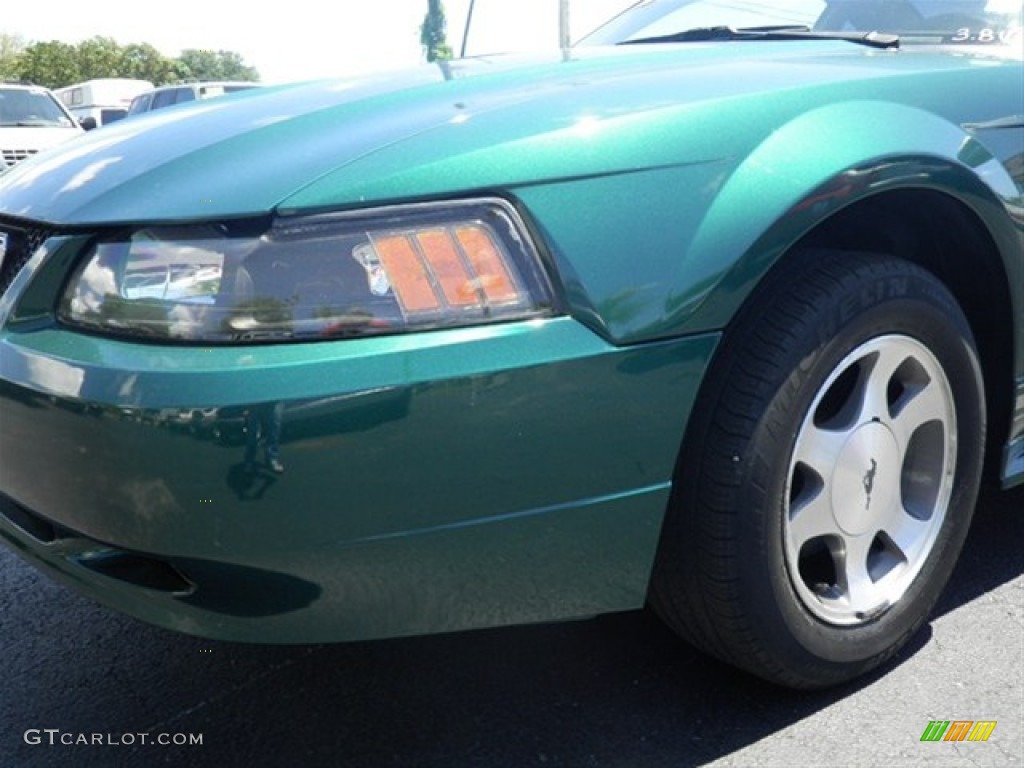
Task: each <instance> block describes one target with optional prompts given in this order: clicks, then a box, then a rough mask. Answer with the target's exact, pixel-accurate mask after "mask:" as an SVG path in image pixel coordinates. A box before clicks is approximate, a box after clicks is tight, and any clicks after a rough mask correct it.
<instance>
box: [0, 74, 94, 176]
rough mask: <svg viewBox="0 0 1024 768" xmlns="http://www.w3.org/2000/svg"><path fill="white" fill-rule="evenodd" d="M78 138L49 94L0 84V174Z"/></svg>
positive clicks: (35, 88) (69, 119) (68, 116)
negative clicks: (46, 150)
mask: <svg viewBox="0 0 1024 768" xmlns="http://www.w3.org/2000/svg"><path fill="white" fill-rule="evenodd" d="M81 135H82V128H81V126H79V125H78V123H77V122H76V121H75V119H74V118H73V117H72V116H71V114H70V113H69V112H68V111H67V110H66V109H64V106H63V105H62V104H61V103H60V102H59V101H58V100H57V99H56V97H55V96H54V95H53V94H52V93H50V91H48V90H46V89H45V88H40V87H38V86H35V85H21V84H14V83H4V82H0V173H3V172H4V171H6V170H7V169H8V168H10V167H11V166H12V165H14V164H15V163H19V162H21V161H22V160H24V159H25V158H27V157H30V156H31V155H34V154H35V153H36V152H40V151H42V150H44V149H49V148H50V147H52V146H54V145H56V144H61V143H63V142H65V141H67V140H68V139H73V138H75V137H76V136H81Z"/></svg>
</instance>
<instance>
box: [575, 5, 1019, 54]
mask: <svg viewBox="0 0 1024 768" xmlns="http://www.w3.org/2000/svg"><path fill="white" fill-rule="evenodd" d="M1022 9H1024V0H774V2H772V1H770V0H645V2H640V3H637V4H636V5H634V6H632V7H631V8H629V9H628V10H626V11H625V12H624V13H622V14H620V15H619V16H617V17H615V18H614V19H612V20H611V21H610V22H608V23H607V24H605V25H604V26H603V27H601V28H599V29H598V30H597V31H596V32H594V33H592V34H591V35H589V36H588V37H586V38H584V39H583V40H582V41H581V44H582V45H614V44H617V43H623V42H629V41H637V40H646V39H648V38H659V37H667V36H672V35H678V34H679V33H681V32H685V31H687V30H692V29H701V28H708V27H732V28H735V29H744V28H751V27H771V26H796V27H806V28H807V29H808V30H813V31H814V32H816V33H817V32H820V33H842V34H848V33H854V32H865V33H866V32H883V33H892V34H897V35H899V36H900V40H901V42H903V43H911V44H912V43H921V44H930V45H1000V46H1003V45H1006V46H1009V45H1013V46H1016V47H1020V46H1021V45H1022V44H1024V39H1022V36H1021V25H1022Z"/></svg>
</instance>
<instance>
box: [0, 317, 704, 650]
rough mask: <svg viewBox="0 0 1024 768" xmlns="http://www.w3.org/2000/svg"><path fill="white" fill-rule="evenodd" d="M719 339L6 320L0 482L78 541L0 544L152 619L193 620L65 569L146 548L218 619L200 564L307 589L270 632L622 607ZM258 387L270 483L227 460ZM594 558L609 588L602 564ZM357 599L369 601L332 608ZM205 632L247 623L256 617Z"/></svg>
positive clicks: (238, 630)
mask: <svg viewBox="0 0 1024 768" xmlns="http://www.w3.org/2000/svg"><path fill="white" fill-rule="evenodd" d="M715 340H716V337H715V336H713V335H708V336H703V337H695V338H692V339H688V340H685V341H676V342H664V343H659V344H651V345H642V346H639V347H634V348H625V349H617V348H615V347H612V346H610V345H608V344H607V343H606V342H604V341H601V340H600V339H598V338H597V337H596V336H594V335H593V334H592V333H591V332H589V331H587V330H586V329H584V328H582V327H581V326H580V325H579V324H577V323H576V322H575V321H573V320H570V319H559V320H553V321H538V322H529V323H513V324H507V325H500V326H494V327H488V328H482V329H469V330H463V331H451V332H438V333H432V334H424V335H422V336H395V337H389V338H380V339H366V340H352V341H347V342H344V343H341V344H338V343H330V342H329V343H315V344H301V345H282V346H266V347H252V348H245V349H239V348H218V349H211V350H206V351H203V350H196V349H190V348H181V347H177V348H176V347H153V346H147V345H137V344H129V343H125V342H111V341H109V340H103V339H98V338H93V337H87V336H82V335H79V334H74V333H70V332H68V331H65V330H60V329H49V330H31V331H28V332H22V333H19V332H17V331H14V330H8V331H7V332H5V333H4V335H3V336H2V337H0V355H2V358H0V363H2V366H3V370H4V382H3V383H2V384H0V422H2V423H3V424H4V440H5V447H4V461H3V462H2V463H0V487H2V488H3V489H4V493H5V495H6V496H8V497H9V498H11V499H12V500H14V501H15V502H17V503H18V504H19V505H20V506H22V507H23V508H25V509H28V510H36V511H39V512H40V513H42V514H43V515H44V516H45V517H47V518H49V519H53V520H56V521H59V524H60V525H61V526H63V527H66V528H68V529H70V530H71V531H74V532H75V534H77V535H80V536H82V537H85V538H87V539H88V540H89V542H87V543H85V544H84V546H83V543H82V542H80V541H77V539H74V538H73V539H72V540H70V541H69V543H67V542H63V541H62V542H58V543H57V544H56V545H49V546H43V545H40V544H39V543H38V542H36V543H33V542H32V541H31V540H30V538H28V537H26V536H25V535H24V534H19V532H18V531H17V530H16V529H15V528H13V527H12V526H10V525H8V526H6V529H5V535H6V536H7V537H8V538H9V539H17V540H18V541H20V542H21V545H20V546H21V548H23V549H25V548H27V549H28V550H29V551H31V552H33V553H36V554H38V556H40V557H42V558H43V559H44V560H47V561H48V562H49V563H50V564H51V565H53V567H56V568H57V569H58V570H61V571H63V572H65V573H66V574H72V578H74V579H75V580H76V581H77V582H78V585H79V586H80V587H82V586H84V587H86V588H87V589H88V590H89V591H90V592H93V591H96V590H100V591H101V592H102V593H103V594H102V595H100V598H101V599H104V600H107V601H113V602H114V603H115V604H116V605H117V607H119V608H121V609H122V610H126V611H128V612H133V613H137V614H139V615H141V616H143V617H144V618H147V619H149V620H152V621H156V622H157V623H162V624H168V625H174V622H175V621H179V622H180V621H186V620H187V617H188V616H189V615H190V613H191V612H190V611H189V610H188V608H187V606H186V605H184V604H183V603H182V598H181V597H180V596H179V597H175V596H172V595H163V596H160V595H151V596H150V597H151V599H149V600H138V599H135V598H129V597H128V595H127V592H130V590H128V591H126V590H124V589H123V588H121V587H117V586H116V585H115V586H112V587H110V589H109V590H108V589H107V587H105V586H101V585H105V584H108V583H109V582H110V581H111V579H109V578H107V577H97V576H96V575H95V574H92V573H83V572H82V569H81V567H80V566H78V565H76V559H77V558H79V557H80V556H81V553H82V552H83V551H84V552H87V553H88V552H93V551H96V550H103V549H105V547H103V546H99V545H97V544H96V543H95V542H103V543H105V544H106V543H113V544H114V546H115V547H116V548H117V550H118V551H121V550H124V551H128V552H131V553H146V554H148V555H154V556H157V557H159V558H161V559H162V560H165V561H167V562H170V563H174V564H176V565H179V567H180V570H181V571H182V572H183V573H184V574H185V575H186V576H187V577H188V578H190V579H193V580H194V581H196V583H197V585H198V586H197V589H196V592H195V595H194V596H192V597H191V598H189V599H190V600H192V601H193V602H195V601H197V600H199V601H201V604H202V605H204V606H205V607H206V608H207V609H210V610H213V609H214V607H215V606H216V607H217V610H220V609H221V608H223V610H224V611H225V612H227V613H228V614H229V615H232V611H236V610H239V609H237V608H230V606H220V605H219V603H218V602H217V601H218V600H219V599H220V598H218V597H217V595H218V594H219V592H218V590H224V589H227V588H228V587H226V586H225V578H227V580H228V581H230V576H229V575H226V574H224V573H221V572H220V571H219V570H218V564H225V567H226V566H227V565H231V566H240V567H245V568H256V569H260V570H269V571H272V572H274V573H277V574H280V575H282V576H283V577H287V585H286V586H285V587H283V588H282V589H283V590H284V591H285V592H286V593H288V594H291V593H292V592H293V591H294V590H298V592H299V593H300V594H305V593H306V591H308V590H309V589H312V590H314V591H316V592H318V594H322V595H323V596H324V597H323V600H322V601H321V599H320V598H317V599H313V600H311V602H310V605H309V606H308V610H307V609H306V608H304V609H303V610H298V611H291V610H289V611H287V612H285V613H286V615H283V616H282V617H281V618H280V620H277V619H275V620H273V621H271V622H270V623H269V625H268V626H266V627H262V626H261V627H260V629H259V633H258V636H259V637H260V638H261V639H265V640H277V641H283V642H288V641H298V640H300V639H303V638H305V639H306V640H309V639H313V638H315V639H329V638H333V639H344V638H352V637H365V636H370V635H381V634H389V635H390V634H406V633H411V632H419V631H440V630H445V629H454V628H459V627H470V626H479V625H481V624H482V623H486V622H485V621H484V620H483V619H481V618H480V616H481V615H485V614H486V612H488V611H493V610H497V609H495V607H494V606H496V605H500V606H502V608H501V609H500V610H502V611H507V612H508V616H510V617H512V618H513V619H514V620H517V621H520V620H522V621H534V620H541V619H543V618H545V614H544V611H548V610H551V611H554V612H556V613H559V614H563V613H566V614H571V615H583V614H589V613H594V612H596V611H608V610H620V609H625V608H630V607H637V606H639V605H641V604H642V602H643V599H644V594H645V591H646V579H647V576H648V570H649V567H650V553H651V552H652V551H653V548H654V546H655V544H656V541H657V535H658V531H659V528H660V519H661V514H662V512H663V509H664V505H665V502H666V500H667V493H668V488H669V482H670V480H671V477H672V471H673V465H674V457H675V453H676V450H677V448H678V445H679V442H680V441H681V439H682V432H681V428H682V425H684V424H685V422H686V418H687V415H688V411H689V408H690V404H691V402H692V399H693V397H694V395H695V392H696V388H697V385H698V383H699V380H700V374H701V372H702V371H703V369H704V367H705V365H706V363H707V360H708V359H709V358H710V355H711V353H712V351H713V349H714V345H715ZM268 393H273V394H274V396H275V397H277V398H280V400H281V401H283V403H284V405H283V413H284V416H283V422H284V425H283V435H282V440H281V460H282V461H283V462H284V464H285V466H286V472H285V473H284V474H283V475H274V474H273V473H270V472H269V471H265V470H264V471H260V472H257V473H255V474H249V473H247V472H246V470H245V468H244V454H245V452H246V445H245V437H244V435H242V429H241V421H242V418H243V416H242V414H243V412H244V411H246V410H250V411H251V410H254V409H258V408H260V407H261V406H263V405H264V403H263V398H265V397H266V396H267V394H268ZM596 413H600V414H602V418H601V419H595V418H594V415H595V414H596ZM666 422H670V423H672V424H674V425H676V426H675V428H673V429H665V427H666ZM442 445H443V446H444V447H445V449H444V450H443V451H439V450H438V449H437V447H438V446H442ZM14 446H18V448H17V449H15V448H14ZM40 471H43V472H45V473H46V474H47V476H48V477H50V478H51V479H50V480H49V481H48V482H46V483H40V482H38V480H37V478H38V477H39V472H40ZM0 517H2V515H0ZM573 521H575V522H573ZM76 542H77V543H76ZM485 554H486V557H484V556H485ZM192 561H200V564H201V567H197V566H196V565H195V564H194V563H193V562H192ZM471 563H476V564H475V565H473V566H472V568H471V569H469V570H466V569H465V568H466V567H468V565H469V564H471ZM601 563H604V564H603V565H602V564H601ZM440 564H444V567H443V568H442V567H441V565H440ZM609 564H614V567H615V573H616V574H617V576H616V578H615V579H610V580H609V579H606V578H604V577H600V576H598V575H597V573H600V572H601V571H602V570H603V569H604V567H605V565H609ZM429 568H440V570H439V571H438V572H437V573H435V574H434V577H432V578H427V577H428V575H429V574H428V572H427V571H425V570H424V569H429ZM545 573H546V574H547V575H544V574H545ZM197 574H199V575H198V576H197ZM204 574H205V575H204ZM406 575H408V576H409V578H408V579H406V578H405V577H406ZM392 577H393V578H392ZM203 578H205V579H208V580H209V581H208V582H206V583H204V581H203ZM459 579H463V580H465V583H464V584H463V585H462V586H461V587H459V588H458V589H455V588H454V587H453V583H455V582H457V581H458V580H459ZM524 586H529V589H524ZM353 589H364V590H367V591H368V593H367V594H357V595H356V596H355V597H354V598H352V600H353V602H351V603H348V604H346V603H345V598H346V597H349V596H350V591H351V590H353ZM210 595H212V597H210ZM457 596H461V597H459V600H460V602H459V610H455V609H454V608H453V607H452V606H451V605H447V602H446V601H449V600H454V599H456V597H457ZM122 600H125V602H124V603H122ZM207 600H209V601H212V602H202V601H207ZM154 601H155V602H154ZM339 601H340V602H339ZM185 602H186V603H187V602H188V601H185ZM162 603H167V605H166V606H164V608H158V607H157V606H159V605H161V604H162ZM171 604H175V605H176V607H172V605H171ZM399 605H413V606H416V608H415V610H412V611H411V612H409V613H408V614H406V613H404V612H403V611H402V610H399V608H398V607H396V606H399ZM517 606H518V607H517ZM179 609H180V610H179ZM304 611H305V612H304ZM436 611H440V612H439V613H437V612H436ZM175 612H177V613H178V614H180V615H179V616H178V618H177V619H172V615H173V614H175ZM195 621H197V622H198V621H199V619H198V618H197V619H195ZM179 628H185V629H187V628H188V627H179ZM194 629H196V631H199V629H198V625H197V627H194ZM264 630H266V631H264ZM201 631H202V632H203V633H208V634H213V635H216V636H222V637H230V638H233V639H242V638H243V637H244V636H245V635H244V633H245V632H246V631H253V634H252V635H251V637H255V636H256V633H255V630H254V628H253V622H252V620H249V621H245V622H235V623H234V624H232V622H230V621H228V620H227V619H224V620H223V622H221V620H219V619H218V620H217V621H214V622H212V623H211V624H209V625H206V624H203V625H202V628H201Z"/></svg>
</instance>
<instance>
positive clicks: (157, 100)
mask: <svg viewBox="0 0 1024 768" xmlns="http://www.w3.org/2000/svg"><path fill="white" fill-rule="evenodd" d="M259 87H260V84H259V83H247V82H230V81H210V82H195V83H178V84H176V85H164V86H161V87H160V88H155V89H154V90H151V91H146V92H145V93H140V94H139V95H138V96H136V97H135V98H134V99H132V103H131V105H130V106H129V107H128V114H129V115H141V114H143V113H144V112H151V111H153V110H154V109H163V108H164V107H173V106H174V105H175V104H186V103H188V102H190V101H202V100H204V99H213V98H216V97H217V96H224V95H225V94H228V93H235V92H237V91H244V90H246V89H248V88H259Z"/></svg>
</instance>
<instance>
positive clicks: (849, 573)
mask: <svg viewBox="0 0 1024 768" xmlns="http://www.w3.org/2000/svg"><path fill="white" fill-rule="evenodd" d="M873 538H874V537H873V536H870V535H865V536H850V537H844V540H843V544H844V552H843V556H842V558H841V562H842V571H841V572H840V574H839V588H840V590H841V591H842V592H843V594H844V595H845V596H846V600H847V603H848V604H849V608H850V610H853V611H857V612H862V613H869V612H871V611H873V610H874V609H875V608H877V607H878V599H877V592H876V590H875V589H874V582H873V581H872V580H871V576H870V574H869V573H868V553H869V552H870V551H871V542H872V540H873Z"/></svg>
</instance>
